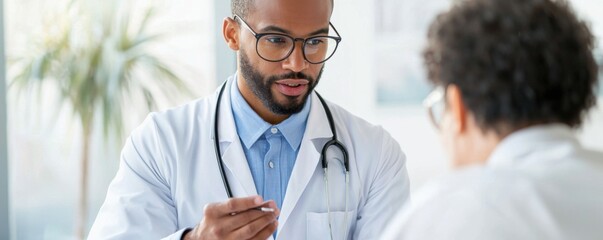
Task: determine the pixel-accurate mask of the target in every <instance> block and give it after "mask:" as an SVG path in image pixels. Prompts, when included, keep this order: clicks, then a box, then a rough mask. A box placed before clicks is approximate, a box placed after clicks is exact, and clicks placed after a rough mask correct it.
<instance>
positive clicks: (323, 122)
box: [279, 93, 333, 232]
mask: <svg viewBox="0 0 603 240" xmlns="http://www.w3.org/2000/svg"><path fill="white" fill-rule="evenodd" d="M311 97H312V106H311V107H310V114H309V115H308V123H307V125H306V132H305V133H304V137H303V139H302V143H301V146H300V150H299V153H298V154H297V158H296V160H295V166H294V167H293V171H292V173H291V178H290V179H289V183H288V185H287V193H286V194H285V199H284V200H283V205H282V209H281V215H280V217H279V222H280V224H279V230H280V229H282V228H283V227H285V226H286V223H287V220H288V219H289V217H290V216H291V215H292V212H293V209H295V205H296V204H297V202H298V200H299V199H300V198H301V195H302V193H303V192H304V190H305V189H306V186H307V185H308V183H309V182H310V179H311V178H312V176H313V175H314V172H315V171H316V167H317V165H318V164H319V161H320V150H322V145H323V144H324V142H326V141H316V140H319V139H330V138H331V137H332V136H333V134H332V133H331V129H330V127H329V123H328V120H327V116H326V114H325V111H324V109H323V107H322V104H321V103H320V100H319V99H318V97H317V96H316V93H313V94H312V95H311ZM279 232H280V231H279Z"/></svg>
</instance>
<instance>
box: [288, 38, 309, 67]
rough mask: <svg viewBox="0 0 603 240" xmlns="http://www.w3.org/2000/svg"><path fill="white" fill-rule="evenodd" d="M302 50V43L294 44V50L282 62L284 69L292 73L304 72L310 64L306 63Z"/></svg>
mask: <svg viewBox="0 0 603 240" xmlns="http://www.w3.org/2000/svg"><path fill="white" fill-rule="evenodd" d="M302 48H303V43H301V42H296V43H295V48H294V49H293V52H292V53H291V55H289V57H287V58H286V59H285V60H284V61H283V68H284V69H288V70H291V71H293V72H301V71H302V70H305V69H306V68H308V66H309V65H310V63H309V62H308V61H306V59H305V58H304V53H303V51H302Z"/></svg>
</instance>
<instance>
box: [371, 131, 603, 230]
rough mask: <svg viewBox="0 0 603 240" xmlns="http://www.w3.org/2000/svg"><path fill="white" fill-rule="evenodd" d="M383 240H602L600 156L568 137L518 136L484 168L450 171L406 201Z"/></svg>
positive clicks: (560, 133) (541, 133) (556, 134)
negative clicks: (408, 201) (406, 203)
mask: <svg viewBox="0 0 603 240" xmlns="http://www.w3.org/2000/svg"><path fill="white" fill-rule="evenodd" d="M382 239H407V240H408V239H418V240H419V239H420V240H424V239H438V240H439V239H462V240H472V239H475V240H490V239H501V240H503V239H504V240H507V239H508V240H523V239H526V240H528V239H529V240H541V239H542V240H544V239H546V240H556V239H569V240H574V239H580V240H581V239H583V240H601V239H603V153H600V152H594V151H589V150H586V149H584V148H582V147H581V146H580V144H579V143H578V141H577V140H576V139H575V137H574V136H573V133H572V131H571V129H569V128H568V127H566V126H564V125H556V124H555V125H546V126H537V127H532V128H528V129H525V130H520V131H518V132H516V133H513V134H511V135H510V136H508V137H507V138H505V139H503V141H502V142H501V143H500V144H499V145H498V146H497V147H496V149H495V150H494V152H493V153H492V154H491V156H490V158H489V159H488V163H487V165H486V166H482V167H469V168H467V169H464V170H460V171H456V172H454V173H452V174H451V175H450V176H447V177H445V178H443V179H440V180H439V181H435V182H433V183H431V184H430V185H428V186H426V187H425V188H422V189H421V190H420V191H419V192H418V193H417V194H413V199H412V201H411V204H409V205H407V206H406V207H405V208H404V209H402V210H401V211H400V212H399V213H398V215H397V216H396V217H395V218H394V220H393V221H392V222H391V223H390V225H389V226H388V228H387V230H386V232H385V233H384V235H383V237H382Z"/></svg>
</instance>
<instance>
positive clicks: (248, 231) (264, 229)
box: [231, 214, 278, 239]
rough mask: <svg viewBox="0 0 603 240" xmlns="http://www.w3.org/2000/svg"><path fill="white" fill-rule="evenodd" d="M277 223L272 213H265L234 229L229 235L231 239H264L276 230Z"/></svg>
mask: <svg viewBox="0 0 603 240" xmlns="http://www.w3.org/2000/svg"><path fill="white" fill-rule="evenodd" d="M277 225H278V223H277V221H276V217H275V216H274V214H266V215H264V216H262V217H260V218H258V219H256V220H254V221H252V222H250V223H248V224H247V225H245V226H243V227H241V228H239V229H236V230H235V231H234V232H233V234H232V235H231V236H232V237H233V239H266V238H268V236H270V235H271V234H272V233H274V231H276V226H277Z"/></svg>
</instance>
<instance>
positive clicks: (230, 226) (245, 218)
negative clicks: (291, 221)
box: [220, 209, 276, 232]
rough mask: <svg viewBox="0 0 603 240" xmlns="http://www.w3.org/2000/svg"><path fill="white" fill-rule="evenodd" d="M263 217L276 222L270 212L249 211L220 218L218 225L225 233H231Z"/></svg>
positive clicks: (274, 216)
mask: <svg viewBox="0 0 603 240" xmlns="http://www.w3.org/2000/svg"><path fill="white" fill-rule="evenodd" d="M265 216H272V217H271V218H272V219H274V220H276V215H274V213H272V212H262V211H259V210H255V209H251V210H247V211H244V212H239V213H237V214H235V215H228V216H225V217H222V218H220V224H221V225H223V227H224V230H225V231H227V232H231V231H234V230H236V229H239V228H242V227H244V226H245V225H248V224H250V223H252V222H254V221H256V220H258V219H259V218H262V217H265Z"/></svg>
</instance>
